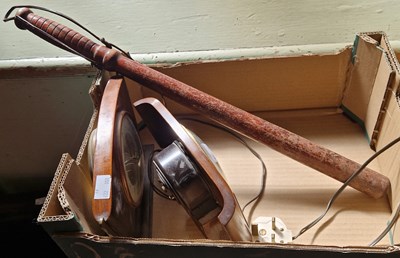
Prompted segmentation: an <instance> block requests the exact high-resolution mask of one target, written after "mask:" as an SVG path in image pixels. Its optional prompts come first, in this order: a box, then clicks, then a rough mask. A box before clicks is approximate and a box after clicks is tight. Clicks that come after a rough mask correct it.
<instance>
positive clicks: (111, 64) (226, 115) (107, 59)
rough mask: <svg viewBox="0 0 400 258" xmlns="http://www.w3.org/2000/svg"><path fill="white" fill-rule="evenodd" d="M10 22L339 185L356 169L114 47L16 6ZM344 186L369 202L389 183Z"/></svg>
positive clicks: (368, 175) (371, 177) (373, 178)
mask: <svg viewBox="0 0 400 258" xmlns="http://www.w3.org/2000/svg"><path fill="white" fill-rule="evenodd" d="M14 22H15V24H16V26H17V27H18V28H20V29H27V30H29V31H31V32H32V33H34V34H36V35H38V36H40V37H41V38H43V39H45V40H46V41H48V42H50V43H52V44H53V45H56V46H58V47H62V48H64V49H65V46H67V47H68V48H69V49H73V50H74V51H76V52H77V53H79V54H80V55H82V56H83V57H86V58H87V59H88V60H93V62H94V65H96V66H97V67H101V68H102V69H105V70H108V71H113V72H117V73H119V74H121V75H123V76H125V77H127V78H130V79H132V80H134V81H136V82H138V83H140V84H142V85H143V86H145V87H148V88H150V89H152V90H154V91H156V92H159V93H161V94H162V95H164V96H166V97H168V98H170V99H172V100H174V101H176V102H178V103H180V104H183V105H185V106H186V107H188V108H191V109H192V110H194V111H197V112H199V113H200V114H203V115H206V116H208V117H210V118H211V119H213V120H215V121H217V122H219V123H221V124H223V125H225V126H228V127H230V128H232V129H234V130H236V131H237V132H239V133H241V134H243V135H246V136H248V137H250V138H252V139H254V140H256V141H258V142H261V143H263V144H265V145H267V146H269V147H271V148H272V149H274V150H276V151H278V152H280V153H282V154H284V155H286V156H288V157H290V158H292V159H294V160H296V161H298V162H300V163H302V164H304V165H307V166H309V167H311V168H313V169H315V170H318V171H319V172H321V173H323V174H325V175H327V176H330V177H332V178H334V179H336V180H339V181H341V182H345V181H346V180H347V179H348V178H349V177H350V176H351V175H352V174H353V173H354V172H355V171H357V170H358V169H359V168H360V164H358V163H357V162H354V161H352V160H350V159H348V158H346V157H344V156H342V155H340V154H338V153H335V152H333V151H331V150H329V149H327V148H324V147H323V146H319V145H317V144H315V143H313V142H311V141H309V140H307V139H305V138H303V137H301V136H299V135H297V134H295V133H292V132H290V131H288V130H286V129H284V128H281V127H279V126H277V125H275V124H273V123H270V122H268V121H266V120H264V119H261V118H260V117H257V116H255V115H253V114H251V113H249V112H246V111H244V110H242V109H240V108H238V107H235V106H233V105H231V104H228V103H226V102H224V101H222V100H220V99H218V98H215V97H213V96H210V95H208V94H206V93H205V92H202V91H200V90H198V89H196V88H194V87H191V86H189V85H187V84H185V83H183V82H181V81H179V80H176V79H174V78H172V77H169V76H167V75H165V74H163V73H161V72H158V71H156V70H154V69H152V68H150V67H148V66H146V65H144V64H141V63H139V62H136V61H134V60H132V59H130V58H128V57H126V56H125V55H124V54H122V53H121V52H119V51H117V50H115V49H111V48H108V47H106V46H102V45H99V44H97V43H94V42H93V41H91V40H90V39H88V38H87V37H85V36H83V35H81V34H79V33H78V32H76V31H74V30H72V29H70V28H68V27H66V26H64V25H61V24H59V23H57V22H55V21H52V20H50V19H46V18H43V17H41V16H38V15H36V14H34V13H33V12H32V11H31V10H30V9H29V8H26V7H24V8H20V9H19V10H18V12H17V13H16V15H15V17H14ZM60 43H61V44H60ZM349 185H350V186H351V187H353V188H354V189H357V190H359V191H361V192H363V193H365V194H367V195H369V196H371V197H373V198H380V197H383V196H385V195H386V194H387V190H388V188H389V186H390V181H389V179H388V178H387V177H385V176H384V175H382V174H380V173H378V172H376V171H374V170H372V169H369V168H364V170H363V171H362V173H360V174H359V175H358V176H356V177H355V178H354V179H353V180H352V181H351V183H350V184H349Z"/></svg>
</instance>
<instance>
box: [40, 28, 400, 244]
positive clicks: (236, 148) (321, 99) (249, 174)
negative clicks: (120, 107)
mask: <svg viewBox="0 0 400 258" xmlns="http://www.w3.org/2000/svg"><path fill="white" fill-rule="evenodd" d="M376 39H378V40H379V41H377V40H376ZM384 39H385V35H384V34H383V35H382V34H378V36H375V34H366V35H362V36H361V37H360V39H359V41H361V42H362V44H364V45H365V46H367V47H366V48H363V47H362V46H360V44H359V45H358V46H359V48H358V49H357V53H358V55H357V54H355V52H354V47H347V48H344V49H343V50H341V51H339V52H338V53H334V54H332V53H331V54H326V55H304V56H298V57H278V58H257V59H246V60H229V61H215V62H211V61H210V62H198V63H196V62H195V63H184V64H175V65H173V66H168V65H158V66H156V67H153V68H154V69H157V70H159V71H161V72H163V73H165V74H167V75H169V76H171V77H174V78H176V79H178V80H181V81H183V82H185V83H187V84H189V85H191V86H193V87H196V88H198V89H200V90H202V91H204V92H206V93H208V94H210V95H212V96H215V97H217V98H220V99H221V100H223V101H226V102H228V103H230V104H233V105H235V106H237V107H239V108H241V109H244V110H246V111H248V112H251V113H253V114H255V115H257V116H260V117H262V118H264V119H266V120H268V121H270V122H272V123H274V124H276V125H278V126H281V127H283V128H285V129H287V130H289V131H292V132H294V133H296V134H299V135H300V136H303V137H305V138H307V139H309V140H311V141H313V142H315V143H317V144H320V145H321V146H324V147H326V148H328V149H330V150H333V151H335V152H337V153H339V154H341V155H343V156H345V157H348V158H350V159H352V160H354V161H356V162H358V163H360V164H362V163H363V162H365V161H366V160H367V159H368V158H369V157H370V156H371V155H373V154H374V152H375V151H374V148H376V149H379V148H381V147H382V146H384V144H386V143H388V142H389V141H390V140H392V139H393V138H395V137H398V135H397V134H398V132H399V131H400V130H399V129H400V128H399V127H400V108H399V104H398V93H397V85H398V79H397V75H398V70H396V69H397V68H396V67H395V66H392V69H393V72H387V71H386V70H385V67H383V66H381V64H383V62H386V60H390V61H388V62H389V64H390V62H397V59H393V57H391V59H390V57H389V59H385V58H388V57H385V56H384V57H382V55H385V54H387V51H382V50H381V48H383V47H382V46H381V45H379V44H381V43H382V42H383V40H384ZM373 40H375V41H376V42H379V44H378V46H377V44H376V42H373ZM386 43H387V42H386ZM386 43H385V44H386ZM382 44H383V43H382ZM377 48H378V50H379V51H380V52H376V49H377ZM389 48H390V46H389ZM364 50H365V51H364ZM389 50H390V49H389ZM358 51H360V52H358ZM363 51H364V52H363ZM369 52H373V58H371V60H373V61H376V60H378V61H376V62H375V63H374V65H375V69H372V71H370V70H368V69H367V70H363V69H359V68H360V67H361V68H362V67H363V65H364V63H363V62H364V60H368V59H363V58H362V55H368V56H369V54H370V53H369ZM355 57H357V58H360V59H357V60H360V62H359V63H354V58H355ZM382 60H383V61H382ZM366 67H369V66H368V65H366ZM380 71H381V72H380ZM363 73H365V76H366V77H358V78H356V77H355V76H361V75H364V74H363ZM371 74H372V75H371ZM107 76H108V75H107V74H105V75H103V77H102V79H101V80H97V81H96V82H95V83H94V86H93V87H92V91H91V94H92V97H93V104H94V109H95V112H94V114H93V118H92V120H91V123H90V124H89V126H88V131H87V134H86V137H85V139H83V143H82V147H81V150H80V153H79V154H78V156H77V157H76V158H75V159H73V158H70V160H71V161H73V163H74V165H72V166H70V167H69V168H68V169H65V165H64V166H59V168H58V169H57V172H58V174H57V172H56V175H55V180H54V181H53V183H52V186H51V187H50V191H49V194H48V196H47V198H46V202H45V205H44V206H43V207H44V208H43V209H42V212H41V214H40V215H39V218H38V221H39V222H41V223H42V225H43V226H44V227H47V230H48V231H49V233H54V232H57V231H58V232H59V230H63V229H57V230H56V229H55V228H54V227H53V226H47V225H49V222H57V221H62V220H66V218H65V217H63V218H60V217H57V215H61V214H63V215H65V214H66V213H67V211H69V210H70V208H71V207H75V209H74V210H75V214H74V216H76V217H77V218H78V221H85V223H79V225H76V227H75V228H72V230H71V228H70V231H83V232H87V233H92V234H96V233H98V231H97V228H96V226H90V225H92V224H93V223H94V222H93V221H92V219H91V218H90V214H89V215H88V214H87V211H84V210H83V209H82V208H80V207H82V204H79V203H76V202H77V201H76V196H81V198H79V199H80V201H79V202H81V201H82V200H83V202H85V201H87V205H90V198H91V196H90V195H88V194H87V193H85V192H84V191H83V190H82V189H77V187H76V184H71V183H69V184H65V185H64V188H60V187H57V185H58V183H59V182H60V180H56V178H57V176H60V177H62V175H63V174H64V176H65V177H66V178H67V179H68V178H69V176H71V174H72V173H70V172H68V170H69V171H75V172H74V173H75V174H76V173H78V172H79V174H81V176H83V178H85V177H86V179H85V180H89V178H90V175H89V174H88V161H87V147H86V146H87V141H88V136H89V134H90V132H91V130H92V129H93V128H94V127H95V126H96V122H97V120H96V118H97V108H98V103H99V95H101V88H102V87H104V85H105V82H106V80H107V78H108V77H107ZM352 76H353V77H352ZM362 78H369V80H372V81H373V82H374V83H371V81H367V84H368V85H370V86H369V87H370V88H369V90H368V91H367V92H364V91H363V89H364V88H362V87H361V85H363V82H360V80H361V79H362ZM375 78H377V79H376V80H375ZM378 78H380V79H378ZM357 79H358V80H357ZM354 81H356V82H357V83H352V82H354ZM126 82H127V85H128V88H129V91H130V96H131V99H132V102H134V101H135V100H137V99H139V98H141V97H147V96H153V97H156V98H159V99H160V100H162V101H163V102H164V103H165V106H166V107H167V108H168V109H169V110H170V111H171V112H172V113H173V114H175V115H176V117H177V118H178V120H179V121H181V123H182V124H183V125H185V126H186V127H187V128H189V129H190V130H192V131H193V132H194V133H196V134H197V135H198V136H199V137H200V138H201V139H202V140H203V141H204V142H205V143H206V144H207V145H208V146H209V147H210V148H211V150H212V151H213V153H214V155H215V156H216V158H217V160H218V161H219V164H220V165H221V167H222V169H223V171H224V174H225V177H226V180H227V182H228V184H229V185H230V187H231V188H232V190H233V192H234V193H235V195H236V197H237V198H238V201H239V203H240V205H241V206H242V207H243V206H244V205H245V204H246V202H248V201H249V200H250V199H252V198H253V197H254V196H255V195H257V193H258V192H259V191H260V187H261V163H260V161H259V160H258V159H256V158H255V156H254V155H253V154H252V153H251V152H250V151H249V149H248V148H246V147H245V146H244V145H243V144H241V143H240V142H239V141H237V140H236V139H235V138H233V137H232V136H231V135H230V134H228V133H226V132H224V131H221V130H218V129H215V128H213V127H210V126H209V125H207V124H203V123H199V122H195V121H188V120H181V119H180V117H181V116H183V115H185V116H188V115H189V116H191V117H195V118H198V119H200V120H202V121H207V122H212V121H210V120H208V118H207V116H205V115H204V114H198V113H196V112H195V111H193V110H189V109H188V108H186V107H183V106H182V105H180V104H178V103H175V102H174V101H172V100H169V99H168V98H165V97H164V96H161V95H160V94H158V93H156V92H153V91H151V90H149V89H147V88H145V87H143V86H141V85H139V84H137V83H136V82H133V81H131V80H129V79H126ZM388 85H390V87H388ZM99 88H100V90H99ZM377 89H381V90H380V91H379V90H377ZM388 89H389V90H388ZM99 92H100V94H99ZM383 96H384V97H383ZM379 98H381V99H382V98H384V100H385V101H383V100H381V101H379V100H377V99H379ZM382 103H384V105H383V104H382ZM360 105H361V108H360ZM378 106H379V107H378ZM382 108H384V110H385V112H384V113H385V114H384V115H383V116H380V113H382V112H381V110H383V109H382ZM378 117H379V119H378ZM138 119H139V120H140V117H139V116H138ZM373 119H375V122H371V121H372V120H373ZM378 122H379V123H378ZM378 127H379V133H378V134H375V133H376V130H375V129H376V128H378ZM141 137H142V141H143V143H154V141H153V139H152V137H151V135H150V134H149V133H148V132H147V131H146V130H144V131H142V132H141ZM242 137H243V139H245V141H246V142H247V143H248V144H249V145H250V146H251V147H252V148H254V149H255V150H256V151H257V153H258V154H259V155H260V156H261V157H262V159H263V161H264V162H265V165H266V167H267V181H266V189H265V193H264V195H263V197H262V200H261V201H260V202H259V204H258V205H257V206H256V207H255V208H254V209H252V206H251V205H250V206H249V207H247V208H246V210H245V211H244V214H245V216H246V217H250V219H249V223H251V221H253V220H254V219H255V218H257V217H259V216H275V217H277V218H280V219H282V220H283V222H284V223H285V224H286V226H287V227H288V229H290V230H291V231H292V232H293V235H296V234H297V233H298V232H299V230H300V229H301V228H302V227H304V226H306V225H307V224H308V223H310V222H311V221H313V220H314V219H315V218H317V217H318V216H320V215H321V214H322V213H323V211H324V210H325V207H326V205H327V203H328V201H329V199H330V198H331V197H332V195H333V194H334V193H335V192H336V190H337V189H338V188H339V187H340V186H341V182H338V181H336V180H334V179H332V178H330V177H327V176H326V175H324V174H322V173H320V172H318V171H316V170H313V169H311V168H309V167H308V166H305V165H303V164H300V163H298V162H297V161H295V160H292V159H290V158H288V157H286V156H285V155H283V154H281V153H278V152H276V151H274V150H272V149H271V148H269V147H268V146H266V145H263V144H261V143H258V142H255V141H253V140H251V139H249V138H247V137H246V136H242ZM372 142H373V144H372ZM399 152H400V147H399V146H397V145H396V146H394V147H393V148H391V149H390V150H389V151H388V152H385V153H384V154H383V155H381V156H380V157H378V159H375V160H373V161H372V162H371V163H370V164H369V165H368V167H369V168H372V169H374V170H376V171H379V172H380V173H382V174H384V175H386V176H388V177H389V178H390V180H391V184H392V188H391V192H390V193H389V194H388V196H387V197H385V198H380V199H373V198H371V197H368V196H366V195H365V194H363V193H360V192H358V191H356V190H354V189H353V188H351V187H347V188H346V189H345V190H344V191H343V192H342V193H341V195H340V197H339V198H338V199H337V200H336V201H335V203H334V205H333V206H332V207H331V209H330V210H329V212H328V213H327V215H326V216H325V217H324V219H323V220H322V221H320V222H319V223H318V224H316V225H315V226H314V227H312V228H311V229H310V230H309V231H307V232H306V233H304V234H303V235H301V236H300V237H298V238H297V239H296V240H295V241H294V242H293V243H292V244H299V245H320V246H361V247H366V246H368V244H369V243H370V242H371V241H372V240H374V239H375V238H376V237H377V236H378V235H379V234H380V233H381V232H382V230H383V229H384V228H385V227H386V224H387V222H388V220H389V219H390V217H391V213H392V210H394V209H395V207H396V205H397V203H399V201H400V196H399V192H400V189H399V187H400V186H399V184H400V178H399V174H400V173H399V171H400V168H399V166H400V163H399V162H398V160H397V158H395V157H397V156H398V154H399ZM76 178H77V177H76V176H75V177H73V178H70V179H71V180H75V182H77V181H76V180H77V179H76ZM74 185H75V186H74ZM89 185H90V184H89ZM86 191H87V190H86ZM60 192H61V193H62V192H66V193H67V194H60ZM89 192H90V191H89ZM68 193H73V195H75V197H73V196H72V194H68ZM56 195H57V198H59V200H63V202H64V204H65V203H66V204H67V205H64V206H63V205H60V206H58V207H55V206H57V205H54V204H52V206H50V205H49V204H50V203H51V200H53V201H54V200H55V199H56V197H55V196H56ZM61 203H62V202H61ZM68 203H70V205H68ZM94 224H95V223H94ZM82 225H83V226H82ZM64 229H65V228H64ZM399 231H400V230H398V229H397V230H396V227H394V229H393V230H392V231H391V232H390V233H389V234H387V235H386V237H385V238H383V239H382V241H380V242H379V245H383V246H390V245H395V244H399V243H400V232H399ZM152 237H153V238H154V239H158V240H160V241H163V239H164V240H165V239H184V240H197V241H204V239H203V236H202V235H201V234H200V232H199V231H198V229H197V228H196V226H195V225H194V223H193V222H192V221H191V219H190V218H189V217H188V216H187V215H186V213H185V211H184V210H183V208H182V207H180V206H179V205H178V204H177V203H176V202H173V201H170V200H166V199H163V198H161V197H159V196H158V195H154V205H153V235H152ZM289 245H290V244H289Z"/></svg>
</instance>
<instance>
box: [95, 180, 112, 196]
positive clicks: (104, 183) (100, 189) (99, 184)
mask: <svg viewBox="0 0 400 258" xmlns="http://www.w3.org/2000/svg"><path fill="white" fill-rule="evenodd" d="M110 193H111V176H110V175H100V176H97V177H96V185H95V187H94V199H95V200H102V199H110Z"/></svg>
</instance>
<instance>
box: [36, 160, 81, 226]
mask: <svg viewBox="0 0 400 258" xmlns="http://www.w3.org/2000/svg"><path fill="white" fill-rule="evenodd" d="M73 161H74V160H73V159H72V158H71V156H70V155H69V154H68V153H64V154H63V155H62V157H61V159H60V163H59V165H58V167H57V170H56V172H55V174H54V178H53V181H52V183H51V185H50V189H49V191H48V194H47V196H46V199H45V201H44V203H43V206H42V208H41V210H40V213H39V215H38V218H37V221H38V223H39V224H41V225H42V226H43V228H44V229H45V230H46V231H47V232H48V233H52V232H58V231H80V230H82V227H81V226H80V224H79V223H78V222H77V221H76V219H75V216H74V214H73V213H72V212H71V210H69V209H68V208H67V207H66V206H65V205H62V203H61V202H60V201H59V199H58V198H59V195H58V191H59V190H60V189H59V184H60V182H61V180H62V178H63V177H64V175H65V174H66V173H67V171H68V170H69V168H70V167H71V164H72V163H73Z"/></svg>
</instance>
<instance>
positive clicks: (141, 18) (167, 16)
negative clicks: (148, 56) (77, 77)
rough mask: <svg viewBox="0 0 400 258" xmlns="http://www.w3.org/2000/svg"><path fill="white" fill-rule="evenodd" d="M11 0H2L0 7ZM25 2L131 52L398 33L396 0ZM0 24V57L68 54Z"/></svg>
mask: <svg viewBox="0 0 400 258" xmlns="http://www.w3.org/2000/svg"><path fill="white" fill-rule="evenodd" d="M15 4H17V3H16V2H15V1H13V0H2V1H1V3H0V10H1V13H2V15H4V14H5V13H6V12H7V10H8V9H9V8H10V7H11V6H13V5H15ZM29 4H33V5H39V6H43V7H47V8H50V9H52V10H54V11H59V12H62V13H64V14H66V15H68V16H70V17H72V18H74V19H76V20H77V21H79V22H81V23H82V24H83V25H85V26H87V27H88V28H89V29H91V30H92V31H93V32H95V33H96V34H98V35H99V36H102V37H105V38H106V39H108V40H109V41H111V42H113V43H115V44H117V45H118V46H120V47H121V48H123V49H126V50H127V51H129V52H131V53H158V52H176V51H192V50H216V49H236V48H259V47H271V46H275V47H276V46H278V47H279V46H297V45H300V46H301V45H313V44H336V43H338V44H351V43H352V42H353V39H354V35H355V33H357V32H364V31H376V30H381V31H385V32H386V33H387V34H388V36H389V39H390V40H392V41H395V40H400V18H399V17H400V16H399V13H398V11H399V10H400V1H398V0H387V1H384V0H378V1H377V0H359V1H349V0H347V1H346V0H341V1H321V0H306V1H295V0H292V1H289V0H269V1H261V0H254V1H239V0H226V1H179V0H168V1H165V0H156V1H144V0H143V1H142V0H140V1H128V0H121V1H116V0H108V1H104V0H103V1H93V0H88V1H82V0H80V1H78V0H71V1H45V0H36V1H35V0H32V1H30V2H29ZM37 13H38V14H39V13H42V12H40V11H37ZM42 14H43V13H42ZM45 15H46V16H47V17H52V18H54V16H51V15H48V14H45ZM56 19H57V21H62V20H60V19H59V18H56ZM62 23H63V24H65V23H64V22H62ZM0 31H1V34H2V36H1V38H0V45H1V47H0V60H13V59H21V58H35V57H58V56H70V54H69V53H66V52H65V51H62V50H59V49H57V48H55V47H49V45H48V44H47V43H44V42H43V41H42V40H41V39H39V38H38V37H36V36H33V35H30V33H29V32H26V31H21V30H19V29H17V28H16V27H15V26H14V25H13V23H11V22H9V23H4V22H1V23H0ZM293 49H294V51H296V48H293ZM311 49H312V48H311Z"/></svg>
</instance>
